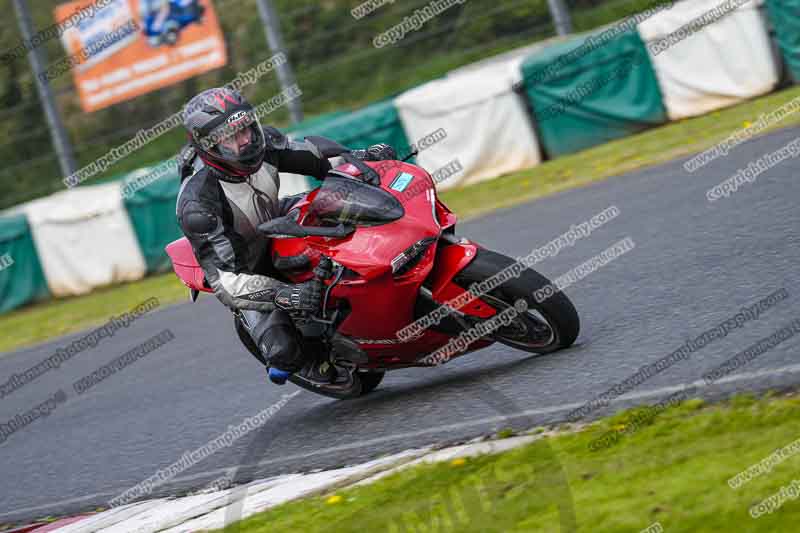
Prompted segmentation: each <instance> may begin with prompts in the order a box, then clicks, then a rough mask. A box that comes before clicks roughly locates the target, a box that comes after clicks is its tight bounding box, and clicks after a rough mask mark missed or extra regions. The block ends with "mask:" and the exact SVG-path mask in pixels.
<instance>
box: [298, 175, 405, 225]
mask: <svg viewBox="0 0 800 533" xmlns="http://www.w3.org/2000/svg"><path fill="white" fill-rule="evenodd" d="M403 215H405V210H404V209H403V206H402V204H400V202H399V201H398V200H397V198H395V197H394V196H392V195H391V194H390V193H388V192H386V191H384V190H383V189H380V188H378V187H374V186H372V185H368V184H366V183H363V182H361V181H358V180H355V179H348V178H340V177H335V176H330V177H327V178H325V181H323V182H322V186H321V187H320V188H319V191H317V195H316V197H315V198H314V201H313V202H312V203H311V206H310V207H309V211H308V217H307V218H306V220H305V221H304V223H305V224H309V225H320V226H329V225H333V226H336V225H339V224H346V225H356V226H379V225H381V224H388V223H389V222H394V221H395V220H398V219H400V218H402V217H403Z"/></svg>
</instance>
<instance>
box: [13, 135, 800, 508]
mask: <svg viewBox="0 0 800 533" xmlns="http://www.w3.org/2000/svg"><path fill="white" fill-rule="evenodd" d="M797 136H800V130H784V131H781V132H778V133H775V134H772V135H769V136H767V137H763V138H759V139H756V140H754V141H752V142H749V143H747V144H745V145H742V146H740V147H738V148H736V149H735V151H734V152H732V153H731V155H729V156H728V157H727V158H723V159H721V160H718V161H715V162H713V163H712V164H710V165H709V166H707V167H705V168H703V169H701V170H699V171H697V172H695V173H694V174H687V173H686V172H685V171H684V170H683V168H682V166H681V163H682V162H683V160H681V161H678V162H675V163H671V164H667V165H664V166H660V167H657V168H653V169H649V170H645V171H641V172H636V173H632V174H628V175H625V176H620V177H615V178H612V179H610V180H608V181H606V182H603V183H599V184H595V185H593V186H590V187H587V188H582V189H577V190H573V191H568V192H565V193H561V194H558V195H555V196H552V197H549V198H546V199H544V200H540V201H537V202H534V203H529V204H526V205H522V206H519V207H516V208H513V209H509V210H504V211H500V212H497V213H494V214H492V215H490V216H487V217H483V218H481V219H478V220H474V221H472V222H470V223H466V224H463V225H461V226H460V227H459V231H458V233H459V234H461V235H464V236H466V237H469V238H471V239H473V240H475V241H477V242H479V243H481V244H483V245H484V246H486V247H488V248H491V249H494V250H496V251H499V252H503V253H506V254H509V255H512V256H514V255H516V256H519V255H524V254H527V253H529V252H530V251H531V250H532V249H533V248H535V247H539V246H542V245H543V244H546V243H547V242H548V241H550V240H551V239H553V238H555V237H556V236H558V235H559V234H561V233H564V232H565V231H567V230H569V228H570V226H571V225H572V224H578V223H580V222H582V221H584V220H587V219H588V218H589V217H591V216H592V215H594V214H596V213H598V212H600V211H602V210H604V209H606V208H607V207H609V206H611V205H616V206H617V207H618V208H619V209H620V210H621V215H620V216H619V217H618V218H616V219H615V220H613V221H612V222H610V223H608V224H606V225H605V226H603V227H602V228H600V229H599V230H597V231H596V232H595V233H593V234H592V235H591V236H590V237H588V238H586V239H583V240H581V241H578V242H577V243H576V244H575V246H574V247H572V248H567V249H565V250H562V251H561V253H560V254H559V255H558V256H557V257H555V258H550V259H547V260H545V261H544V262H542V263H540V264H539V265H537V268H538V269H539V270H540V271H541V272H542V273H543V274H545V275H547V276H548V277H551V278H555V277H557V276H559V275H561V274H564V273H565V272H567V271H568V270H570V269H571V268H573V267H575V266H577V265H579V264H580V263H582V262H583V261H585V260H587V259H589V258H590V257H592V256H593V255H595V254H597V253H599V252H601V251H603V250H604V249H606V248H607V247H609V246H610V245H611V244H613V243H614V242H616V241H618V240H620V239H623V238H625V237H630V238H631V239H633V241H634V242H635V243H636V247H635V249H633V250H632V251H630V252H629V253H627V254H625V255H623V256H622V257H620V258H618V259H617V260H615V261H614V262H612V263H610V264H608V265H607V266H605V267H603V268H602V269H600V270H599V271H597V272H595V273H593V274H591V275H590V276H588V277H586V278H585V279H583V280H582V281H580V282H579V283H577V284H576V285H574V286H573V287H571V288H569V289H568V290H567V291H566V292H567V294H568V295H569V296H570V297H571V298H572V299H573V301H574V302H575V305H576V307H577V309H578V311H579V313H580V315H581V319H582V331H581V335H580V337H579V339H578V343H577V344H576V346H575V347H573V348H572V349H570V350H567V351H564V352H561V353H558V354H555V355H551V356H548V357H542V358H537V357H532V356H529V355H527V354H524V353H522V352H518V351H514V350H512V349H510V348H506V347H504V346H501V345H497V346H493V347H491V348H488V349H485V350H482V351H480V352H477V353H475V354H472V355H469V356H467V357H465V358H462V359H459V360H456V361H453V362H451V363H450V364H447V365H445V366H442V367H438V368H434V369H412V370H403V371H398V372H396V373H390V374H388V375H387V378H386V380H385V381H384V383H383V385H382V386H381V387H380V388H379V389H378V390H377V391H376V392H375V393H374V394H371V395H369V396H366V397H364V398H362V399H359V400H356V401H349V402H339V401H334V400H329V399H326V398H322V397H318V396H315V395H313V394H311V393H308V392H305V391H303V392H301V393H300V394H299V395H297V396H296V397H294V398H292V399H291V400H289V401H288V403H287V404H286V405H285V407H283V408H282V409H281V410H280V411H278V413H277V414H276V415H275V416H274V417H273V418H271V419H270V420H269V421H268V422H267V423H266V424H265V425H264V426H263V427H262V428H261V429H260V430H258V431H255V432H253V433H251V434H249V435H247V436H245V437H243V438H241V439H240V440H238V441H236V442H234V443H233V444H232V445H231V446H230V447H228V448H225V449H223V450H221V451H218V452H217V453H215V454H214V455H212V456H211V457H209V458H208V459H205V460H204V461H202V462H201V463H199V464H197V465H196V466H194V467H192V468H191V469H189V470H188V471H186V472H183V473H181V474H180V475H178V476H177V478H175V479H174V480H173V481H172V482H171V483H170V484H168V485H166V486H163V487H161V488H160V489H158V490H157V491H156V492H155V493H154V495H166V494H176V493H181V492H182V491H186V490H189V489H196V488H199V487H202V486H203V485H204V484H206V483H207V482H209V481H211V480H213V479H216V478H219V477H220V476H221V475H222V474H223V473H225V469H227V468H231V467H235V466H236V465H239V464H241V463H245V464H248V465H256V466H255V467H254V468H251V469H248V470H247V472H246V474H247V476H246V477H248V478H252V477H256V478H264V477H269V476H271V475H275V474H279V473H288V472H297V471H308V470H311V469H316V468H332V467H336V466H341V465H345V464H352V463H355V462H360V461H365V460H367V459H370V458H374V457H377V456H379V455H381V454H384V453H388V452H396V451H401V450H404V449H407V448H411V447H418V446H422V445H426V444H431V443H434V442H442V441H454V440H459V439H466V438H471V437H475V436H478V435H481V434H485V433H487V432H490V431H492V430H496V429H498V428H503V427H508V426H514V427H520V428H521V427H530V426H534V425H537V424H545V423H549V422H554V421H558V420H564V419H565V415H566V413H567V412H568V411H569V410H570V409H573V408H575V407H577V406H579V405H581V404H582V403H583V402H585V401H587V400H590V399H592V398H593V397H594V396H596V395H598V394H601V393H602V392H604V391H606V390H607V389H608V388H609V387H611V386H613V385H615V384H616V383H619V382H620V381H622V380H623V379H625V378H626V377H628V376H629V375H631V374H633V373H634V372H636V370H637V369H639V368H640V367H641V366H642V365H644V364H647V363H652V362H654V361H655V360H657V359H659V358H661V357H664V356H666V355H668V354H669V353H671V352H673V351H674V350H676V349H678V348H679V347H680V346H681V345H682V344H683V343H684V342H685V341H686V340H687V339H688V338H694V337H696V336H697V335H700V334H701V333H703V332H704V331H706V330H708V329H710V328H712V327H714V326H715V325H717V324H718V323H719V322H721V321H723V320H725V319H727V318H729V317H731V316H733V315H735V314H736V313H737V312H738V311H739V310H740V309H741V307H742V306H745V305H752V304H753V303H755V302H756V301H758V300H759V299H761V298H763V297H765V296H766V295H768V294H770V293H772V292H774V291H776V290H778V289H782V288H785V289H786V290H787V291H788V292H789V298H788V299H786V300H784V301H782V302H780V303H778V304H777V305H775V306H774V307H773V308H771V309H769V310H768V311H766V312H764V313H763V314H762V315H761V316H760V318H759V319H757V320H753V321H750V322H748V323H747V324H746V325H744V327H742V328H740V329H736V330H734V331H732V332H731V333H730V334H729V335H728V336H727V337H725V338H722V339H717V340H715V341H714V342H713V343H711V344H710V345H708V346H706V347H705V348H703V349H702V350H699V351H697V352H695V353H694V354H692V355H691V357H689V358H688V359H687V360H685V361H681V362H679V363H677V364H675V365H674V366H672V367H671V368H669V369H668V370H666V371H664V372H662V373H661V374H659V375H657V376H654V377H652V378H651V379H649V380H648V381H646V382H645V383H643V384H641V385H640V386H639V387H637V388H636V389H634V391H633V392H632V393H631V395H630V398H629V399H628V401H621V402H614V403H612V404H611V405H610V406H609V407H608V408H606V409H602V410H598V411H596V412H595V413H593V414H592V416H596V415H600V414H604V413H608V412H610V411H612V410H617V409H620V408H622V407H624V406H627V405H630V404H631V403H633V402H653V401H654V400H656V399H658V398H660V397H663V396H665V395H666V394H668V393H669V392H671V391H672V390H674V389H670V387H675V386H679V385H681V384H684V383H690V382H694V381H697V380H700V379H701V376H702V374H703V372H705V371H707V370H709V369H711V368H713V367H715V366H716V365H718V364H720V363H722V362H723V361H725V360H726V359H728V358H730V357H732V356H733V355H735V354H736V353H738V352H739V351H740V350H743V349H744V348H746V347H748V346H749V345H750V344H752V343H754V342H756V341H758V340H759V339H761V338H763V337H766V336H768V335H770V334H771V333H773V332H774V331H776V330H777V329H779V328H780V327H782V326H784V325H786V324H788V323H789V322H791V321H792V320H793V319H796V318H800V306H798V301H799V300H798V299H800V269H799V268H798V265H800V247H799V246H798V244H799V243H798V231H799V230H800V209H799V208H798V202H799V201H800V181H798V179H797V175H798V174H800V162H798V161H797V160H789V161H786V162H784V163H783V164H782V165H780V166H778V167H776V168H773V169H771V170H769V171H767V172H765V173H764V174H762V175H761V176H759V177H758V179H757V180H756V181H755V183H753V184H746V185H745V186H744V187H743V188H742V189H740V190H739V191H738V192H737V193H736V194H734V195H733V196H731V197H729V198H723V199H721V200H719V201H716V202H713V203H709V202H708V201H707V200H706V195H705V193H706V190H708V189H709V188H710V187H712V186H714V185H716V184H718V183H720V182H721V181H723V180H724V179H726V178H728V177H729V176H731V175H732V174H733V173H735V172H736V170H737V169H738V168H740V167H745V166H746V165H747V163H748V162H749V161H751V160H753V159H755V158H757V157H760V156H762V155H764V154H765V153H767V152H769V151H772V150H776V149H778V148H780V147H782V146H783V145H785V144H786V143H788V142H789V141H791V140H792V139H793V138H794V137H797ZM148 296H149V295H147V294H142V300H145V299H147V298H148ZM43 327H45V325H44V324H43ZM164 329H169V330H171V332H172V333H173V334H174V336H175V340H173V341H172V342H170V343H168V344H167V345H166V346H164V347H162V348H160V349H158V350H156V351H154V352H153V353H151V354H149V355H147V356H146V357H144V358H142V359H140V360H139V361H137V362H136V363H135V364H133V365H132V366H130V367H128V368H126V369H124V370H123V371H120V372H118V373H116V374H114V375H111V376H110V377H108V379H106V380H105V381H103V382H102V383H100V384H98V385H97V386H95V387H94V388H93V389H91V390H90V391H88V392H86V393H85V394H82V395H78V394H76V393H75V391H74V390H73V387H72V384H73V382H75V381H76V380H78V379H80V378H81V377H83V376H85V375H87V374H90V373H91V372H92V371H94V370H96V369H97V368H98V367H100V366H101V365H104V364H106V363H108V362H109V361H110V360H112V359H113V358H115V357H117V356H119V355H121V354H123V353H124V352H126V351H127V350H130V349H131V348H134V347H135V346H136V345H138V344H140V343H142V342H143V341H144V340H146V339H147V338H149V337H152V336H153V335H156V334H158V333H159V332H161V331H163V330H164ZM78 337H79V335H75V336H70V337H68V338H62V339H59V340H57V341H55V342H51V343H48V344H46V345H42V346H38V347H36V348H32V349H27V350H22V351H19V352H15V353H11V354H3V355H0V377H1V379H0V383H5V381H6V380H7V379H8V376H10V375H11V374H12V373H14V372H20V371H22V370H24V369H26V368H29V367H31V366H33V365H35V364H36V363H38V362H39V361H41V360H42V359H44V358H45V357H47V356H49V355H51V354H52V353H54V352H55V350H56V349H57V348H59V347H62V346H65V345H67V344H69V343H70V342H71V341H72V340H73V339H75V338H78ZM798 346H800V338H792V339H789V340H788V341H786V342H784V343H783V344H781V345H780V346H778V347H776V348H775V349H773V350H771V351H770V352H768V353H766V354H764V355H762V356H760V357H759V358H757V359H756V360H754V361H752V362H750V363H749V364H748V365H747V366H746V367H744V368H742V369H740V370H738V371H737V372H736V373H734V374H732V375H731V376H730V379H728V380H727V381H726V382H724V383H721V384H718V385H714V386H712V387H708V388H706V387H700V388H699V389H698V394H700V395H703V396H706V397H717V396H720V395H725V394H729V393H731V392H733V391H739V390H759V389H763V388H766V387H780V386H788V385H792V384H795V383H796V382H797V381H798V378H799V377H800V364H798V357H797V353H798V350H797V348H798ZM59 390H63V391H64V393H65V394H66V397H67V401H66V402H64V403H62V404H59V405H58V407H57V408H56V409H55V410H54V411H53V412H52V413H51V414H50V415H49V416H48V417H46V418H41V419H38V420H35V421H34V422H32V423H31V424H30V425H28V426H27V427H24V428H22V429H20V430H19V431H17V432H16V433H14V434H13V435H10V436H9V437H8V439H7V440H6V441H5V442H4V443H2V444H0V472H2V476H0V523H3V522H10V521H12V520H24V519H32V518H36V517H41V516H46V515H58V514H64V513H74V512H77V511H83V510H90V509H94V508H96V507H98V506H107V505H108V501H109V500H110V499H111V498H113V497H114V496H117V495H118V494H120V493H121V492H123V491H124V490H125V489H127V488H129V487H131V486H133V485H135V484H136V483H138V482H140V481H142V480H144V479H145V478H147V477H148V476H150V475H152V474H154V473H155V472H156V471H157V470H158V469H159V468H163V467H165V466H167V465H169V464H171V463H173V462H174V461H177V460H179V459H180V458H181V456H182V455H183V454H184V452H189V451H192V450H194V449H196V448H198V447H200V446H203V445H204V444H206V443H207V442H208V441H210V440H212V439H214V438H215V437H217V436H218V435H220V434H221V433H223V432H224V431H226V430H227V429H228V426H229V425H230V424H235V423H239V422H241V421H242V420H243V419H244V418H246V417H248V416H252V415H255V414H256V413H258V412H259V411H262V410H264V409H265V408H267V407H269V406H270V405H273V404H275V403H276V402H278V401H279V400H280V398H281V397H282V395H284V394H286V393H289V392H293V391H294V390H296V389H295V388H294V386H292V385H287V386H285V387H277V386H273V385H271V384H268V382H267V381H266V376H265V373H264V372H263V370H262V369H260V368H259V366H258V365H257V363H256V362H255V360H254V359H253V358H252V357H251V356H250V355H249V354H247V353H246V352H245V350H244V348H242V347H241V346H240V344H239V342H238V340H237V339H236V337H235V333H234V331H233V325H232V321H231V319H230V316H229V314H228V312H227V311H226V310H225V309H224V308H223V307H222V306H221V305H220V304H219V303H218V302H217V301H216V299H214V298H209V297H206V298H201V301H200V302H199V303H197V304H194V305H192V304H188V303H187V304H181V305H177V306H173V307H169V308H165V309H159V310H156V311H154V312H152V313H151V314H150V315H148V316H146V317H144V318H142V319H140V320H138V321H136V322H135V323H134V324H133V325H131V326H130V327H129V328H128V329H127V330H123V331H121V332H119V333H118V334H117V335H116V336H115V337H113V338H112V339H105V340H103V341H101V343H100V344H99V345H98V346H97V347H96V348H94V349H90V350H87V351H85V352H83V353H81V354H78V355H76V356H75V357H73V358H72V359H71V360H70V361H68V362H66V363H65V364H63V365H62V366H61V367H60V368H58V369H54V370H51V371H49V372H48V373H46V374H45V375H43V376H41V377H39V378H38V379H37V380H35V381H34V382H32V383H30V384H28V385H27V386H25V387H23V388H21V389H19V390H17V391H15V392H13V393H12V394H10V395H8V396H6V397H4V398H2V400H0V423H5V422H6V421H8V420H9V419H11V418H13V417H14V416H15V415H17V414H19V413H22V412H25V411H28V410H29V409H31V408H32V407H34V406H36V405H38V404H40V403H42V402H43V401H45V400H47V399H48V398H50V397H52V396H53V395H54V394H55V393H56V392H57V391H59ZM515 415H516V416H515ZM254 443H258V445H254ZM254 448H255V449H254ZM248 450H249V452H248ZM246 453H247V455H246Z"/></svg>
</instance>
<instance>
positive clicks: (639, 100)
mask: <svg viewBox="0 0 800 533" xmlns="http://www.w3.org/2000/svg"><path fill="white" fill-rule="evenodd" d="M598 34H599V32H598V33H597V34H593V35H598ZM583 43H584V38H578V39H572V40H570V41H567V42H563V43H557V44H554V45H551V46H548V47H547V48H545V49H543V50H540V51H538V52H536V53H535V54H534V55H532V56H531V57H529V58H528V59H526V60H525V62H524V63H523V65H522V76H523V84H524V85H523V87H524V92H525V94H526V96H527V98H528V101H529V102H530V105H531V108H532V110H533V112H534V116H535V122H536V127H537V129H538V133H539V137H540V140H541V143H542V146H543V147H544V150H545V152H546V153H547V154H548V156H550V157H556V156H559V155H562V154H568V153H572V152H577V151H579V150H583V149H585V148H589V147H591V146H595V145H598V144H602V143H605V142H608V141H611V140H613V139H617V138H620V137H624V136H627V135H631V134H633V133H636V132H638V131H641V130H643V129H646V128H649V127H651V126H655V125H658V124H663V123H665V122H667V113H666V110H665V108H664V103H663V98H662V95H661V90H660V89H659V86H658V80H657V79H656V74H655V71H654V70H653V66H652V63H651V62H650V57H649V55H648V53H647V49H646V48H645V44H644V42H643V41H642V39H641V38H640V37H639V35H638V34H637V33H636V32H633V31H628V32H625V33H622V34H620V35H618V36H616V37H613V38H611V39H609V40H607V41H606V40H604V41H602V43H603V44H599V45H598V44H593V45H591V46H586V45H584V44H583ZM577 49H580V50H581V51H586V53H585V54H584V53H582V52H581V53H573V54H571V55H569V56H568V57H567V56H565V54H568V53H570V52H573V50H577Z"/></svg>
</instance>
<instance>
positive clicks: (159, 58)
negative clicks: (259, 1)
mask: <svg viewBox="0 0 800 533" xmlns="http://www.w3.org/2000/svg"><path fill="white" fill-rule="evenodd" d="M70 17H72V20H73V21H77V23H76V24H69V27H68V28H67V29H66V30H65V31H64V33H63V35H62V37H61V38H62V41H63V43H64V47H65V48H66V50H67V54H68V57H69V59H70V63H69V65H72V73H73V77H74V79H75V86H76V87H77V88H78V94H79V95H80V101H81V107H82V108H83V110H84V111H86V112H91V111H96V110H98V109H102V108H104V107H108V106H110V105H113V104H116V103H119V102H123V101H125V100H130V99H132V98H135V97H137V96H140V95H142V94H146V93H148V92H150V91H154V90H156V89H160V88H162V87H168V86H170V85H173V84H175V83H178V82H180V81H182V80H185V79H187V78H191V77H192V76H196V75H198V74H202V73H204V72H208V71H209V70H213V69H215V68H219V67H222V66H224V65H225V64H226V63H227V62H228V56H227V51H226V49H225V40H224V38H223V34H222V30H221V29H220V26H219V21H218V20H217V15H216V13H215V12H214V8H213V6H212V4H211V0H75V1H72V2H68V3H65V4H60V5H58V6H57V7H56V9H55V18H56V23H57V24H62V23H64V21H66V20H68V19H70ZM65 26H66V25H65Z"/></svg>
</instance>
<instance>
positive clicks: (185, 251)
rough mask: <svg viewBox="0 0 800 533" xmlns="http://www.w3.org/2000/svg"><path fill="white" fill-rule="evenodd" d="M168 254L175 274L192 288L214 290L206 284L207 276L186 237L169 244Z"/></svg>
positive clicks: (206, 290)
mask: <svg viewBox="0 0 800 533" xmlns="http://www.w3.org/2000/svg"><path fill="white" fill-rule="evenodd" d="M166 250H167V255H169V258H170V259H171V260H172V269H173V270H175V274H176V275H177V276H178V278H179V279H180V280H181V281H182V282H183V284H184V285H186V286H187V287H189V288H190V289H196V290H198V291H205V292H214V291H213V290H212V289H211V288H210V287H208V286H206V283H205V279H206V276H205V274H204V273H203V269H202V268H201V267H200V264H199V263H198V262H197V259H195V257H194V251H193V250H192V245H191V244H190V243H189V240H188V239H187V238H186V237H183V238H180V239H178V240H177V241H174V242H171V243H170V244H168V245H167V248H166Z"/></svg>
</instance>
